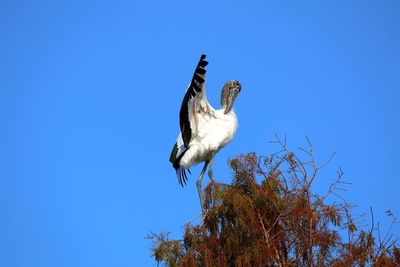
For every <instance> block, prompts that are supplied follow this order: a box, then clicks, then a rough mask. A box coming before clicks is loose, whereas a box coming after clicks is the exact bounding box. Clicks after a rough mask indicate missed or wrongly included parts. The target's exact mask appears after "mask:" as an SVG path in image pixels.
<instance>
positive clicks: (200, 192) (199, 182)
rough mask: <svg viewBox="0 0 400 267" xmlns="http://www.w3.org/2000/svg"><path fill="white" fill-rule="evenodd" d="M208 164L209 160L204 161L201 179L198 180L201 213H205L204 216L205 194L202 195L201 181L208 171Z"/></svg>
mask: <svg viewBox="0 0 400 267" xmlns="http://www.w3.org/2000/svg"><path fill="white" fill-rule="evenodd" d="M207 165H208V161H206V162H205V163H204V167H203V169H202V170H201V173H200V176H199V179H197V182H196V185H197V191H198V192H199V198H200V205H201V214H202V215H203V217H204V206H203V195H202V191H201V181H202V180H203V176H204V173H205V172H206V169H207Z"/></svg>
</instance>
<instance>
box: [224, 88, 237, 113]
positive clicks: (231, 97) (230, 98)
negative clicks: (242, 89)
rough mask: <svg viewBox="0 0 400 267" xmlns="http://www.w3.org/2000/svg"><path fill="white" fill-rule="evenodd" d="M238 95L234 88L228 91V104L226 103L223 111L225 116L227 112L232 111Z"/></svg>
mask: <svg viewBox="0 0 400 267" xmlns="http://www.w3.org/2000/svg"><path fill="white" fill-rule="evenodd" d="M238 94H239V88H234V89H232V90H230V91H229V95H228V101H227V102H228V103H226V108H225V111H224V113H225V114H227V113H228V112H229V111H231V110H232V106H233V103H234V102H235V99H236V97H237V95H238Z"/></svg>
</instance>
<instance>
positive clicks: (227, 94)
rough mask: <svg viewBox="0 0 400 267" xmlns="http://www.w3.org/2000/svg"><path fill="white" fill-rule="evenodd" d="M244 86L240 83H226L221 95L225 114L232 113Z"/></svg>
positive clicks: (232, 81) (233, 81)
mask: <svg viewBox="0 0 400 267" xmlns="http://www.w3.org/2000/svg"><path fill="white" fill-rule="evenodd" d="M241 88H242V86H241V85H240V83H239V81H235V80H231V81H228V82H226V83H225V85H224V87H223V88H222V93H221V106H222V108H224V113H225V114H226V113H228V112H229V111H231V109H232V106H233V103H234V102H235V99H236V97H237V95H238V94H239V92H240V90H241Z"/></svg>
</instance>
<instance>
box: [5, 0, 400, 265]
mask: <svg viewBox="0 0 400 267" xmlns="http://www.w3.org/2000/svg"><path fill="white" fill-rule="evenodd" d="M399 12H400V2H399V1H372V0H371V1H367V0H363V1H344V0H343V1H201V2H199V1H181V2H176V1H158V2H156V1H109V2H105V1H81V0H80V1H71V0H69V1H29V0H27V1H7V0H3V1H1V3H0V40H1V42H0V73H1V75H0V77H1V78H0V214H1V217H0V218H1V219H0V266H7V267H17V266H18V267H26V266H35V267H36V266H38V267H39V266H40V267H44V266H49V267H50V266H58V267H64V266H96V267H98V266H155V265H156V263H155V262H154V261H153V259H152V258H151V257H150V251H149V247H150V242H149V240H145V236H146V235H147V233H148V232H149V231H155V232H161V231H164V230H168V231H171V237H172V238H178V237H180V236H181V234H182V226H183V225H184V223H185V222H187V221H189V220H190V219H191V218H193V217H194V216H195V215H197V214H199V212H200V206H199V201H198V196H197V191H196V187H195V179H196V177H197V175H198V174H199V172H200V169H201V167H200V166H198V167H196V168H194V169H193V170H192V176H191V177H190V181H189V184H188V186H186V187H185V188H183V189H182V188H181V187H180V186H179V185H178V183H177V179H176V177H175V174H174V171H173V169H172V168H171V166H170V164H169V162H168V157H169V153H170V149H171V147H172V145H173V143H174V141H175V139H176V136H177V134H178V131H179V125H178V112H179V108H180V103H181V100H182V97H183V94H184V92H185V90H186V86H187V84H188V83H189V81H190V79H191V75H192V73H193V70H194V67H195V65H196V63H197V60H198V57H199V56H200V54H201V53H206V54H207V57H208V60H209V62H210V64H209V66H208V76H207V95H208V99H209V101H210V102H211V103H212V104H213V105H215V106H218V105H219V95H220V88H221V87H222V85H223V83H224V82H225V81H227V80H229V79H237V80H240V81H241V83H242V92H241V94H240V95H239V97H238V99H237V102H236V103H235V109H236V112H237V114H238V118H239V129H238V132H237V134H236V136H235V138H234V140H233V141H232V143H231V144H229V145H228V146H227V147H226V148H225V149H224V150H222V151H221V152H220V153H219V154H218V156H217V159H216V162H215V169H214V172H215V176H216V178H217V180H220V181H225V182H229V181H230V174H231V173H230V171H229V170H228V169H227V165H226V162H227V160H228V159H229V158H232V157H234V156H235V155H238V154H240V153H246V152H250V151H256V152H257V153H259V154H261V155H263V154H268V153H271V152H273V151H274V150H275V149H276V147H274V146H273V145H271V144H269V143H268V141H269V140H271V139H273V136H274V133H275V132H276V133H279V134H280V135H284V134H286V135H287V138H288V145H289V147H290V148H292V149H295V148H296V147H298V146H304V145H306V142H305V139H304V137H305V136H308V137H309V138H310V140H311V141H312V143H313V145H314V148H315V152H316V155H317V160H319V161H320V162H323V161H324V160H326V159H327V158H329V155H330V154H331V153H332V152H335V151H336V152H337V155H336V157H335V158H334V160H333V161H332V162H331V164H330V165H329V166H328V167H327V168H326V169H325V170H324V171H323V172H322V174H323V175H322V176H320V178H319V179H320V180H319V182H318V183H317V184H316V186H317V188H316V190H319V191H323V190H325V189H326V187H327V185H328V182H329V181H331V179H332V178H333V177H334V176H335V171H336V170H337V169H338V168H339V167H342V168H343V170H344V171H345V174H346V180H348V181H351V182H352V183H353V184H352V185H351V186H350V187H349V188H348V189H349V192H348V193H346V194H345V196H346V197H347V198H348V199H349V200H351V201H353V202H355V203H357V204H359V206H358V207H357V208H356V211H357V212H359V213H362V212H368V211H369V207H370V206H371V207H373V209H374V211H375V217H376V219H377V220H380V221H381V222H382V223H383V224H384V225H385V224H386V225H387V223H388V222H389V219H388V218H387V217H386V215H385V211H386V210H387V209H391V210H392V211H393V212H394V213H395V214H397V215H398V216H399V215H400V205H399V197H398V194H399V188H400V182H399V174H398V173H399V169H398V167H399V151H400V141H399V136H400V119H399V115H400V107H399V100H400V93H399V89H400V16H399ZM365 222H366V223H368V222H369V218H367V219H366V220H365ZM395 232H396V233H397V234H399V233H400V231H399V228H396V229H395Z"/></svg>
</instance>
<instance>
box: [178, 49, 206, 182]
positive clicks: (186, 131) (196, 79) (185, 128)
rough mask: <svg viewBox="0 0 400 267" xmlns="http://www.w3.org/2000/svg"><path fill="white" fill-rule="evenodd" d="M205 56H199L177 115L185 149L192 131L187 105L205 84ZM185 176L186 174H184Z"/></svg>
mask: <svg viewBox="0 0 400 267" xmlns="http://www.w3.org/2000/svg"><path fill="white" fill-rule="evenodd" d="M205 58H206V55H201V57H200V60H199V62H198V63H197V67H196V70H195V72H194V74H193V78H192V82H191V83H190V86H189V88H188V90H187V91H186V94H185V96H184V97H183V101H182V105H181V111H180V113H179V125H180V127H181V133H182V139H183V144H184V145H185V147H186V148H187V147H188V146H189V142H190V139H191V138H192V130H191V128H190V121H189V106H188V103H189V101H190V99H191V98H192V97H194V96H196V92H200V91H201V90H202V87H203V84H204V82H205V80H204V75H205V73H206V69H205V67H206V66H207V64H208V62H207V61H205ZM184 175H186V173H184Z"/></svg>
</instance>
